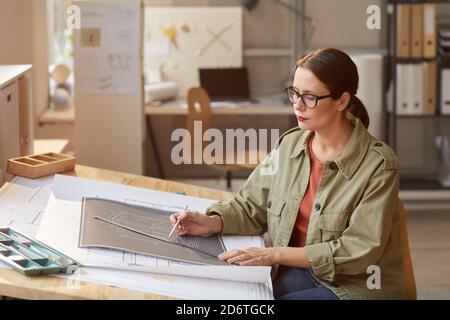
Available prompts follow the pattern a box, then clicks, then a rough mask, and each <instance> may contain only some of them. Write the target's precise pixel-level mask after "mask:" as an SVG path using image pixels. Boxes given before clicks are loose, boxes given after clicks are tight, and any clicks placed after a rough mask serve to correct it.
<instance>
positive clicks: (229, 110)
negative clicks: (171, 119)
mask: <svg viewBox="0 0 450 320" xmlns="http://www.w3.org/2000/svg"><path fill="white" fill-rule="evenodd" d="M258 101H259V102H258V103H255V104H249V105H239V104H236V105H235V106H227V107H221V106H217V107H214V106H213V109H212V110H213V114H214V115H217V116H223V115H235V116H280V115H284V116H292V117H293V116H294V111H293V109H292V106H291V105H286V104H285V103H284V102H283V101H282V100H280V99H276V98H260V99H259V100H258ZM184 103H185V101H184V100H175V101H170V102H167V103H164V104H162V105H160V106H152V105H146V106H145V114H146V115H147V116H180V115H187V113H188V109H187V106H185V107H183V104H184Z"/></svg>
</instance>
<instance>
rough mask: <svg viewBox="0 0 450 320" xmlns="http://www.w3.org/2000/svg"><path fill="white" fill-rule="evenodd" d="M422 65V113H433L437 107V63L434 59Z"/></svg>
mask: <svg viewBox="0 0 450 320" xmlns="http://www.w3.org/2000/svg"><path fill="white" fill-rule="evenodd" d="M422 67H423V75H424V77H423V79H424V81H423V92H424V94H423V98H424V99H423V104H422V106H423V109H422V113H423V114H424V115H435V114H436V107H437V101H436V97H437V64H436V62H435V61H432V62H424V63H423V64H422Z"/></svg>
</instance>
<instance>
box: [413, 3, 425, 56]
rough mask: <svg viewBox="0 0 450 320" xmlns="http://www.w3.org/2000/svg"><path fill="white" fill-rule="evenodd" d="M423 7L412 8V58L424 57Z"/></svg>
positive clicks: (415, 6)
mask: <svg viewBox="0 0 450 320" xmlns="http://www.w3.org/2000/svg"><path fill="white" fill-rule="evenodd" d="M423 16H424V13H423V6H422V5H421V4H414V5H412V6H411V57H412V58H421V57H422V56H423V39H424V28H423Z"/></svg>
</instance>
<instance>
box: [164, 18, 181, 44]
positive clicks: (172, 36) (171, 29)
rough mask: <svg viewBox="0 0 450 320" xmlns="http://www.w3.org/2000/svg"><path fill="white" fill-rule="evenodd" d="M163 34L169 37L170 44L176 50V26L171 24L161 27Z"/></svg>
mask: <svg viewBox="0 0 450 320" xmlns="http://www.w3.org/2000/svg"><path fill="white" fill-rule="evenodd" d="M163 34H164V35H165V36H166V37H167V39H169V41H170V43H171V44H172V46H173V47H174V48H175V49H176V50H178V43H177V28H176V27H175V26H174V25H173V24H172V25H169V26H167V27H165V28H164V29H163Z"/></svg>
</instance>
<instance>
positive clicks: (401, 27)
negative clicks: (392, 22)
mask: <svg viewBox="0 0 450 320" xmlns="http://www.w3.org/2000/svg"><path fill="white" fill-rule="evenodd" d="M410 26H411V5H409V4H399V5H397V25H396V37H397V41H396V42H397V43H396V56H397V57H399V58H409V57H410V56H411V43H410V42H411V32H410V31H411V30H410Z"/></svg>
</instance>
